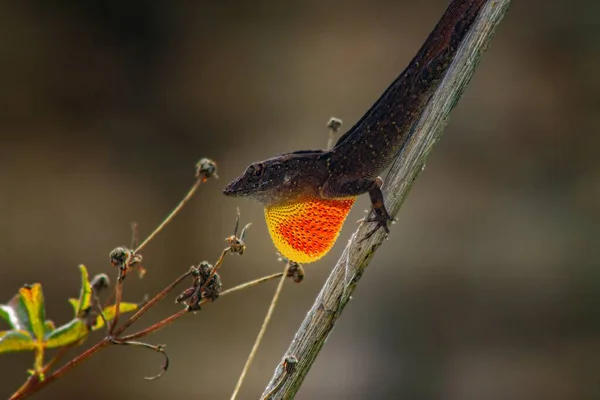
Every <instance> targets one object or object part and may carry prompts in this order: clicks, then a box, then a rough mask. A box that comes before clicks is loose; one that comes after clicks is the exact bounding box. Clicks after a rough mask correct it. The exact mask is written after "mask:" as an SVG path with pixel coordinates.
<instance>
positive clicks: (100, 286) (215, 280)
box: [0, 158, 284, 400]
mask: <svg viewBox="0 0 600 400" xmlns="http://www.w3.org/2000/svg"><path fill="white" fill-rule="evenodd" d="M211 177H217V170H216V164H215V163H214V162H213V161H211V160H209V159H206V158H203V159H201V160H200V161H199V162H198V163H197V164H196V182H195V183H194V185H193V186H192V188H191V189H190V190H189V191H188V193H187V194H186V196H185V197H184V198H183V199H182V200H181V202H180V203H179V204H178V205H177V207H175V208H174V209H173V211H171V213H170V214H169V215H168V216H167V217H166V218H165V220H163V222H162V223H161V224H160V225H159V226H158V227H157V228H156V229H155V230H154V231H153V232H152V233H151V234H150V235H149V236H148V237H147V238H146V239H145V240H144V241H143V242H142V243H141V244H140V245H139V246H135V245H134V244H135V243H133V244H132V246H131V247H132V248H134V249H133V250H132V249H129V248H126V247H117V248H115V249H114V250H113V251H111V252H110V254H109V260H110V263H111V264H112V265H113V266H114V267H116V268H117V269H118V272H117V280H116V284H115V288H114V290H113V291H112V293H110V296H109V297H108V299H106V301H105V305H104V306H103V305H102V304H101V302H100V299H99V295H100V294H101V292H104V291H105V290H106V288H107V287H108V286H109V280H108V277H107V276H106V275H105V274H100V275H96V276H95V277H93V278H92V279H91V280H90V279H89V276H88V272H87V268H86V267H85V266H83V265H81V266H80V274H81V280H82V284H81V289H80V294H79V298H77V299H70V300H69V302H70V303H71V305H72V306H73V308H74V318H73V319H72V320H71V321H69V322H68V323H66V324H64V325H61V326H60V327H58V328H57V327H55V325H54V323H53V322H52V321H50V320H46V319H45V318H46V317H45V311H44V297H43V293H42V285H41V284H39V283H35V284H32V285H25V286H23V287H22V288H21V289H20V290H19V292H18V293H17V294H16V295H15V296H14V297H13V298H12V299H11V300H10V301H9V302H8V303H7V304H4V305H0V319H4V320H6V321H7V322H8V323H9V326H10V328H11V329H10V330H7V331H0V353H3V352H10V351H26V350H28V351H33V352H34V354H35V357H34V366H33V368H32V369H31V370H30V371H29V378H28V379H27V380H26V382H25V383H24V384H23V385H22V386H21V387H20V388H19V389H18V390H17V391H16V392H15V393H14V394H13V395H12V396H11V399H13V400H14V399H23V398H26V397H28V396H30V395H32V394H34V393H36V392H38V391H39V390H41V389H43V388H44V387H46V386H47V385H49V384H50V383H52V382H54V381H56V380H57V379H58V378H60V377H61V376H63V375H64V374H65V373H67V372H68V371H70V370H71V369H73V368H75V367H76V366H77V365H79V364H80V363H82V362H83V361H85V360H87V359H88V358H90V357H91V356H92V355H94V354H96V353H98V352H99V351H101V350H103V349H105V348H106V347H108V346H110V345H122V346H133V347H141V348H146V349H149V350H152V351H156V352H158V353H160V354H162V355H163V356H164V363H163V365H162V367H161V370H160V372H159V373H158V374H157V375H156V376H153V377H146V378H145V379H156V378H159V377H160V376H162V375H163V374H164V373H165V372H166V371H167V369H168V366H169V358H168V357H167V355H166V353H165V350H164V345H152V344H149V343H145V342H141V341H139V339H141V338H144V337H146V336H148V335H150V334H152V333H154V332H156V331H157V330H159V329H162V328H164V327H166V326H167V325H170V324H171V323H173V322H174V321H176V320H177V319H179V318H181V317H182V316H184V315H186V314H192V313H195V312H196V311H199V310H200V309H201V305H204V304H206V303H208V302H214V301H215V300H216V299H217V298H219V297H220V296H224V295H227V294H230V293H233V292H236V291H239V290H242V289H246V288H249V287H252V286H255V285H258V284H261V283H264V282H268V281H271V280H274V279H277V278H280V277H282V275H284V273H276V274H272V275H268V276H265V277H262V278H259V279H256V280H253V281H250V282H246V283H244V284H241V285H239V286H236V287H233V288H230V289H227V290H224V291H222V283H221V277H220V275H219V274H218V270H219V269H220V268H221V266H222V265H223V261H224V259H225V256H226V255H227V254H229V253H231V254H239V255H241V254H243V253H244V251H245V249H246V244H245V242H244V239H245V236H246V233H247V230H248V228H249V227H250V224H247V225H246V226H245V227H244V228H243V229H242V231H241V233H240V235H239V236H238V229H239V224H240V213H239V210H238V212H237V218H236V224H235V229H234V234H233V235H232V236H229V237H227V238H226V239H225V241H226V242H227V247H225V249H224V250H223V251H222V252H221V255H220V257H219V258H218V259H217V261H216V262H215V264H214V266H213V265H211V264H210V263H208V262H207V261H203V262H201V263H200V264H198V265H194V266H192V267H190V268H189V270H188V271H187V272H185V273H184V274H183V275H181V276H180V277H179V278H177V279H175V281H173V282H172V283H170V284H169V285H168V286H167V287H165V288H164V289H163V290H162V291H160V292H159V293H158V294H156V295H155V296H154V297H153V298H152V299H150V300H144V301H142V302H140V303H131V302H124V301H122V297H123V286H124V281H125V278H126V276H127V274H128V273H129V272H130V271H131V270H133V269H137V271H138V273H139V275H140V277H143V276H144V274H145V273H146V269H145V268H144V267H143V266H142V261H143V257H142V255H141V253H140V251H141V250H142V249H144V248H145V247H146V246H147V245H148V243H150V241H151V240H153V239H154V238H155V237H156V236H157V235H158V233H159V232H160V231H162V229H163V228H164V227H165V226H166V225H167V224H168V223H169V222H170V221H172V220H173V218H174V217H175V216H176V215H177V213H178V212H179V211H180V210H181V209H182V208H183V206H184V205H185V204H187V203H188V202H189V200H190V199H191V198H192V197H193V196H194V194H195V193H196V191H197V190H198V188H199V186H200V185H201V184H202V183H204V182H206V181H207V180H208V179H209V178H211ZM133 228H134V242H135V237H136V236H137V234H136V230H137V226H135V225H134V227H133ZM188 278H191V279H192V286H191V287H189V288H187V289H185V290H183V292H182V293H181V294H179V295H178V296H177V298H176V303H181V304H184V305H185V308H184V309H182V310H180V311H178V312H176V313H174V314H173V315H171V316H169V317H167V318H165V319H163V320H161V321H159V322H157V323H155V324H153V325H151V326H150V327H148V328H146V329H143V330H141V331H138V332H135V333H132V334H129V335H124V333H125V331H126V330H127V329H129V328H130V327H131V326H132V325H133V324H134V323H135V322H136V321H137V320H138V319H139V318H140V317H141V316H142V315H143V314H145V313H146V312H148V311H149V310H150V309H151V308H152V307H154V306H155V305H156V304H157V303H158V302H159V301H160V300H162V299H164V298H165V297H166V296H167V295H168V294H169V293H171V292H172V291H173V290H174V289H175V288H176V287H177V286H178V285H179V284H180V283H182V282H183V281H184V280H186V279H188ZM113 298H114V304H110V302H111V299H113ZM126 312H134V314H133V315H131V316H130V317H129V318H128V319H127V320H126V321H125V322H124V323H123V324H122V325H119V319H120V316H121V314H123V313H126ZM102 328H104V329H106V332H107V333H106V336H105V337H104V338H103V339H102V340H100V341H99V342H97V343H96V344H94V345H93V346H91V347H90V348H88V349H87V350H85V351H83V352H82V353H81V354H79V355H77V356H75V357H74V358H73V359H71V360H70V361H68V362H67V363H65V364H64V365H63V366H61V367H59V368H57V369H54V367H55V365H56V364H57V363H58V362H59V361H60V360H61V359H62V358H63V357H64V355H65V354H66V352H67V351H68V350H69V349H71V348H73V347H76V346H78V345H81V344H82V343H83V342H84V341H85V340H86V339H87V337H88V336H89V334H90V333H91V332H93V331H98V330H101V329H102ZM52 348H57V349H58V352H57V353H56V355H55V356H54V357H53V358H52V359H51V360H50V361H48V362H45V361H44V356H45V351H46V350H47V349H52Z"/></svg>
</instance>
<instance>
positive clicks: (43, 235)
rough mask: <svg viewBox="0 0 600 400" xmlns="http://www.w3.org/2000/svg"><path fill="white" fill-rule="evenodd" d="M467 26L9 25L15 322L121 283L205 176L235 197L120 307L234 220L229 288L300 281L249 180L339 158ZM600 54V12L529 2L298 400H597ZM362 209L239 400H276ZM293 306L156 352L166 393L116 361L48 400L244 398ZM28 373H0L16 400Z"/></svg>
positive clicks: (8, 20) (158, 338) (225, 309)
mask: <svg viewBox="0 0 600 400" xmlns="http://www.w3.org/2000/svg"><path fill="white" fill-rule="evenodd" d="M447 3H448V2H447V1H445V0H427V1H420V2H415V1H407V0H404V1H392V0H370V1H358V0H350V1H338V0H336V1H326V2H323V1H317V0H307V1H303V2H279V1H273V0H257V1H253V2H247V3H242V2H228V1H224V2H208V1H197V2H192V1H189V2H157V1H154V0H146V1H137V2H120V1H116V0H115V1H108V0H107V1H102V2H97V1H84V0H80V1H54V2H43V1H25V2H0V49H2V56H1V58H0V59H1V61H0V85H1V88H2V90H1V91H0V260H2V263H1V265H0V301H1V302H6V301H8V300H9V299H10V298H11V297H12V296H13V294H14V293H15V292H16V291H17V290H18V288H19V287H20V286H21V285H22V284H24V283H33V282H41V283H42V284H43V288H44V294H45V297H46V309H47V315H48V317H49V318H51V319H53V320H54V321H55V322H56V323H57V324H61V323H64V322H66V321H67V320H68V319H69V318H70V316H71V308H70V306H69V304H68V303H67V297H75V296H76V295H77V293H78V290H79V272H78V269H77V265H78V264H79V263H84V264H86V265H87V266H88V268H89V270H90V272H91V273H92V274H96V273H101V272H106V273H109V274H111V276H113V277H114V276H115V274H116V271H115V270H114V269H112V267H111V266H110V264H109V262H108V253H109V252H110V250H112V249H113V248H114V247H116V246H118V245H127V246H128V245H129V243H130V238H131V231H130V223H131V222H132V221H136V222H137V223H138V224H139V230H140V235H141V236H142V237H145V236H146V235H147V234H148V233H149V232H150V231H151V230H152V229H153V228H154V227H155V226H156V225H157V224H158V223H159V222H160V221H161V220H162V219H163V218H164V217H165V216H166V215H167V213H168V212H169V211H170V210H171V209H172V208H173V207H174V206H175V205H176V204H177V202H178V201H179V200H180V199H181V198H182V196H183V195H184V194H185V192H186V191H187V190H188V188H189V187H190V186H191V185H192V184H193V182H194V164H195V163H196V161H197V160H198V159H199V158H200V157H210V158H213V159H214V160H216V162H217V163H218V166H219V176H220V179H219V180H214V181H210V182H208V183H207V184H206V185H204V186H202V187H201V190H200V191H199V193H198V195H197V196H196V197H195V198H194V199H193V201H192V202H191V203H190V204H189V205H188V206H187V207H186V208H185V209H184V210H183V211H182V212H181V214H180V215H179V216H178V217H177V218H176V219H175V221H174V222H173V223H172V224H171V225H169V226H168V227H167V228H166V229H165V230H164V231H163V232H162V233H161V234H160V235H159V236H158V237H157V238H156V240H154V241H153V242H152V243H151V244H150V245H149V246H148V247H147V248H146V250H145V251H144V252H143V255H144V260H145V263H144V265H145V266H146V268H147V269H148V274H147V275H146V277H145V278H144V279H143V280H139V279H137V277H136V276H135V275H132V276H131V278H130V279H127V281H126V289H125V299H126V300H130V301H138V300H140V299H141V298H142V297H143V295H144V294H145V293H148V294H154V293H156V292H157V291H159V290H160V289H162V288H163V287H164V286H165V285H166V284H168V283H170V282H171V281H172V280H173V279H174V278H175V277H176V276H178V275H180V274H181V273H182V272H184V271H186V270H187V269H188V268H189V266H190V265H192V264H196V263H198V262H200V261H202V260H209V261H211V262H214V261H215V260H216V259H217V257H218V255H219V254H220V252H221V250H222V249H223V247H224V246H225V243H224V241H223V239H224V238H225V237H226V236H228V235H230V234H231V233H232V231H233V226H234V222H235V214H236V207H238V206H239V207H240V209H241V213H242V222H243V223H246V222H252V223H253V226H252V228H251V230H250V232H249V236H248V239H247V245H248V249H247V251H246V253H245V254H244V255H243V256H241V257H237V256H234V257H230V258H228V259H226V263H225V265H224V267H223V269H222V280H223V283H224V286H225V287H232V286H234V285H236V284H239V283H242V282H244V281H247V280H250V279H253V278H256V277H259V276H262V275H265V274H269V273H273V272H277V271H279V270H281V269H282V268H283V264H281V263H279V262H277V260H276V257H275V255H274V248H273V245H272V244H271V241H270V239H269V237H268V233H267V229H266V226H265V223H264V220H263V216H262V208H261V206H260V205H259V204H255V203H252V202H250V201H247V200H238V199H232V198H225V197H224V196H223V195H222V194H221V190H222V189H223V187H224V186H225V184H226V183H227V182H228V181H230V180H231V179H233V178H234V177H235V176H237V175H238V174H240V173H241V172H242V171H243V170H244V168H245V167H246V165H247V164H249V163H250V162H253V161H258V160H261V159H264V158H267V157H270V156H272V155H274V154H278V153H282V152H288V151H293V150H298V149H315V148H322V147H324V146H325V144H326V142H327V129H326V126H325V125H326V123H327V120H328V119H329V117H331V116H336V117H339V118H342V119H343V121H344V123H345V124H344V128H346V129H347V128H349V127H351V126H352V124H353V123H354V122H355V121H357V120H358V119H359V118H360V117H361V116H362V114H363V113H364V112H365V111H366V110H367V109H368V107H369V106H370V105H371V104H372V103H373V102H374V101H375V100H376V99H377V98H378V97H379V95H380V94H381V93H382V92H383V90H384V89H385V88H386V87H387V85H388V84H389V83H390V82H391V81H392V80H393V79H394V78H395V77H396V76H397V75H398V74H399V73H400V72H401V71H402V69H403V68H404V67H405V65H406V64H407V63H408V61H409V60H410V59H411V58H412V56H413V55H414V54H415V53H416V51H417V49H418V48H419V46H420V45H421V43H422V41H423V40H424V39H425V38H426V36H427V35H428V33H429V32H430V31H431V29H432V28H433V26H434V25H435V23H436V22H437V20H438V18H439V17H440V16H441V15H442V13H443V12H444V10H445V8H446V6H447ZM599 44H600V5H599V3H598V2H595V1H591V0H588V1H583V0H582V1H575V2H568V1H556V2H547V1H543V0H531V1H516V2H514V4H513V6H512V8H511V9H510V10H509V13H508V15H507V17H506V18H505V20H504V22H503V23H502V24H501V25H500V28H499V30H498V31H497V33H496V36H495V38H494V40H493V41H492V43H491V46H490V48H489V50H488V52H487V53H486V54H485V56H484V58H483V60H482V62H481V64H480V67H479V69H478V70H477V71H476V73H475V76H474V78H473V80H472V81H471V84H470V86H469V87H468V88H467V90H466V93H465V95H464V96H463V98H462V100H461V102H460V103H459V105H458V107H457V108H456V109H455V110H454V112H453V114H452V116H451V119H450V123H449V124H448V127H447V129H446V134H445V135H444V137H443V140H441V142H440V143H439V144H438V145H437V146H436V148H435V151H434V152H433V153H432V155H431V156H430V158H429V162H428V164H427V168H426V169H425V171H424V173H422V174H421V175H420V176H419V179H418V180H417V182H416V184H415V186H414V187H413V190H412V192H411V194H410V196H409V197H408V199H407V201H406V202H405V204H404V206H403V208H402V210H401V211H400V214H399V215H398V218H399V221H398V224H396V225H395V226H394V229H393V231H392V234H391V235H390V238H389V241H387V242H386V243H385V245H384V246H383V247H382V248H381V249H380V251H379V252H378V253H377V255H376V257H375V258H374V260H373V262H372V263H371V265H370V267H369V269H368V271H367V273H366V274H365V276H364V277H363V280H362V283H361V285H360V286H359V288H358V290H357V292H356V293H355V295H354V298H353V302H352V303H351V304H350V305H349V307H348V308H347V309H346V311H345V312H344V315H343V317H342V318H341V320H340V322H339V324H338V325H337V326H336V329H335V330H334V332H333V334H332V335H331V336H330V338H329V340H328V342H327V344H326V346H325V347H324V349H323V351H322V352H321V354H320V356H319V358H318V360H317V362H316V363H315V365H314V368H313V369H312V370H311V371H310V373H309V375H308V377H307V379H306V381H305V383H304V385H303V387H302V389H301V390H300V392H299V394H298V396H297V398H298V399H449V400H455V399H456V400H458V399H473V400H475V399H541V398H543V399H598V398H600V383H599V382H600V380H599V379H598V370H599V367H600V315H599V310H600V307H599V306H600V272H599V271H600V269H599V267H600V265H599V263H600V249H599V247H598V236H599V233H600V229H599V224H598V223H599V222H600V207H599V205H600V157H598V147H599V146H600V135H598V133H597V127H598V125H599V123H600V101H599V100H598V99H600V79H598V76H597V71H598V69H599V68H600V52H599V51H598V46H599ZM367 207H368V196H363V198H361V199H360V201H359V202H358V204H357V205H356V206H355V207H354V210H353V211H352V214H351V215H350V217H349V219H348V222H347V224H346V226H345V228H344V230H343V232H342V235H341V237H340V240H339V241H338V244H337V245H336V246H335V248H334V249H333V251H332V252H331V253H330V254H329V255H328V256H327V257H326V258H325V259H324V260H322V261H320V262H318V263H316V264H313V265H310V266H308V267H307V268H306V270H307V276H306V279H305V281H304V282H303V283H302V284H300V285H296V284H293V283H292V282H288V283H287V284H286V286H285V288H284V292H283V297H282V299H281V303H280V304H279V306H278V308H277V310H276V312H275V315H274V317H273V321H272V325H271V326H270V327H269V329H268V331H267V334H266V337H265V341H264V343H263V344H262V346H261V348H260V351H259V353H258V355H257V357H256V359H255V361H254V364H253V366H252V369H251V371H250V373H249V375H248V379H247V381H246V384H245V386H244V387H243V389H242V392H241V395H240V397H239V398H241V399H256V398H258V397H259V395H260V393H261V392H262V389H263V387H264V386H265V384H266V383H267V381H268V380H269V378H270V377H271V375H272V373H273V370H274V368H275V367H276V365H277V364H278V363H279V361H280V360H281V358H282V356H283V355H284V352H285V350H286V349H287V346H288V344H289V342H290V340H291V339H292V337H293V334H294V332H295V331H296V329H297V328H298V326H299V324H300V322H301V321H302V319H303V317H304V315H305V313H306V311H307V310H308V309H309V307H310V306H311V304H312V302H313V300H314V298H315V295H316V294H317V293H318V291H319V289H320V287H321V285H322V284H323V282H324V281H325V279H326V277H327V275H328V274H329V272H330V270H331V267H332V265H333V263H334V262H335V260H336V259H337V257H338V256H339V254H340V253H341V251H342V249H343V247H344V245H345V243H346V242H347V239H348V238H349V236H350V234H351V233H352V232H353V230H354V228H355V226H354V221H356V220H357V219H359V218H360V217H361V216H362V215H363V210H364V209H366V208H367ZM113 280H114V279H113ZM275 286H276V284H275V283H274V282H271V283H267V284H264V285H262V286H259V287H255V288H252V289H249V290H247V291H244V292H239V293H236V294H233V295H231V296H226V297H223V298H221V299H219V300H218V301H217V302H216V303H215V304H212V305H208V306H206V307H204V308H203V310H202V311H201V312H199V313H197V314H196V315H189V316H187V317H186V318H183V319H181V320H180V321H178V322H177V323H176V324H175V325H173V326H170V327H168V328H167V329H164V330H163V331H160V332H158V333H157V334H155V335H153V336H151V337H149V338H148V340H149V341H150V342H152V343H165V344H167V350H168V354H169V356H170V358H171V367H170V370H169V372H168V373H167V374H166V375H165V376H164V377H163V378H162V379H160V380H157V381H153V382H147V381H144V380H143V379H142V377H143V376H148V375H153V374H155V373H157V372H158V371H159V369H160V365H161V363H162V360H161V358H160V357H159V356H158V355H157V354H155V353H152V352H150V351H144V350H141V349H136V348H122V347H121V348H115V347H113V348H110V349H108V350H106V351H104V352H102V353H100V354H99V355H97V356H95V357H93V358H92V359H90V360H88V361H87V362H86V363H85V364H83V365H81V366H80V367H79V368H76V369H75V370H73V371H72V372H70V373H69V374H68V375H65V376H64V378H62V379H60V380H59V381H58V382H56V383H54V384H52V385H51V386H49V387H48V388H47V389H45V390H44V391H42V392H40V393H39V394H38V395H37V397H36V398H39V399H53V398H68V397H70V396H73V397H80V396H85V397H86V398H87V399H90V400H91V399H105V398H114V399H129V398H145V399H164V398H184V397H186V398H205V399H213V398H214V399H225V398H229V396H230V394H231V392H232V390H233V387H234V385H235V382H236V380H237V377H238V375H239V373H240V372H241V370H242V367H243V365H244V362H245V360H246V357H247V355H248V353H249V351H250V348H251V347H252V343H253V341H254V338H255V336H256V334H257V332H258V330H259V327H260V324H261V322H262V318H263V316H264V314H265V312H266V309H267V307H268V303H269V301H270V297H271V296H272V294H273V291H274V289H275ZM173 298H174V295H173V296H171V297H170V298H169V299H168V300H166V301H165V302H164V303H163V304H161V305H160V306H159V307H158V308H156V309H155V310H154V311H153V312H151V313H150V314H149V315H147V316H146V317H144V318H143V319H142V320H141V321H140V323H139V325H138V326H137V327H138V328H142V327H144V326H148V325H149V324H151V323H152V322H153V321H154V322H155V321H157V320H159V319H160V318H163V317H165V316H167V315H170V314H171V313H173V312H175V311H178V310H179V309H180V307H179V306H176V305H174V304H173V303H172V300H173ZM0 329H5V325H2V326H1V327H0ZM101 336H102V335H101V333H96V334H95V335H93V336H92V337H90V339H89V340H88V342H86V346H89V345H91V344H93V343H94V342H95V341H97V340H99V339H100V338H101ZM77 352H78V351H77V350H72V351H71V353H69V354H70V355H76V354H77ZM32 360H33V356H32V354H29V353H13V354H3V355H1V356H0V398H6V397H8V396H9V395H10V393H12V392H13V391H14V390H15V389H16V388H17V387H19V386H20V384H21V383H22V382H23V381H24V380H25V379H26V369H27V368H29V367H30V366H31V363H32Z"/></svg>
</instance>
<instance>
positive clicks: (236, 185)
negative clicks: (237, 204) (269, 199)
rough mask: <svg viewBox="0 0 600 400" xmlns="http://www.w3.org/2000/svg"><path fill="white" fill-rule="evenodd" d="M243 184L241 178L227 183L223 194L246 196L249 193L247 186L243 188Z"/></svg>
mask: <svg viewBox="0 0 600 400" xmlns="http://www.w3.org/2000/svg"><path fill="white" fill-rule="evenodd" d="M243 186H244V185H242V179H241V178H238V179H236V180H234V181H233V182H231V183H229V185H227V186H226V187H225V189H223V194H225V196H231V197H243V196H248V194H250V193H249V191H248V190H247V188H244V187H243Z"/></svg>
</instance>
